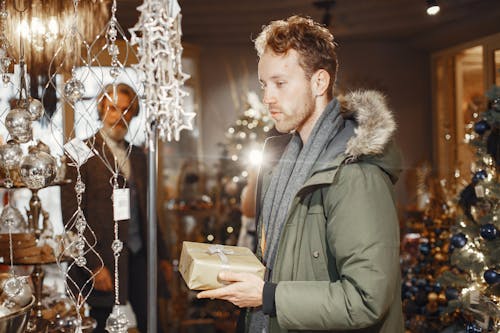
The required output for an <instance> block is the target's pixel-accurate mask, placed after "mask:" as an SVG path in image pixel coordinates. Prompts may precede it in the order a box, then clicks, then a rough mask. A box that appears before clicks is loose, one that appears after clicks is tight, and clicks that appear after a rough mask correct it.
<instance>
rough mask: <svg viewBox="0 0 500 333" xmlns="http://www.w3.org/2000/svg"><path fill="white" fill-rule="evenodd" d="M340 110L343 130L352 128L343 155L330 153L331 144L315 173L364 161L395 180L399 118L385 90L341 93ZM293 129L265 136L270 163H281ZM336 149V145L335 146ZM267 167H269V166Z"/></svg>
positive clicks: (267, 156) (269, 164)
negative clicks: (392, 108) (395, 114)
mask: <svg viewBox="0 0 500 333" xmlns="http://www.w3.org/2000/svg"><path fill="white" fill-rule="evenodd" d="M337 100H338V102H339V104H340V113H341V115H342V116H343V118H344V119H345V122H346V123H350V124H346V126H345V127H344V130H346V131H351V133H352V134H350V137H348V138H346V142H344V144H345V146H346V148H345V151H344V154H343V156H338V158H336V157H337V154H331V153H329V147H327V149H326V152H325V153H324V154H323V155H322V158H321V160H320V161H318V162H317V163H316V166H315V167H314V168H313V173H316V172H321V171H323V170H329V169H332V168H336V167H338V163H340V162H341V161H343V160H345V161H346V162H348V163H349V162H354V161H364V162H368V163H371V164H376V165H377V166H379V167H380V168H382V169H383V170H384V171H385V172H386V173H387V174H388V175H389V176H390V177H391V180H392V181H393V182H396V180H397V179H398V176H399V174H400V172H401V157H400V153H399V150H398V149H397V148H396V146H395V144H394V142H393V140H392V139H393V136H394V133H395V131H396V122H395V121H394V116H393V114H392V112H391V110H390V109H389V107H388V105H387V102H386V98H385V96H384V95H383V94H381V93H380V92H378V91H374V90H358V91H354V92H351V93H348V94H346V95H342V96H338V97H337ZM292 135H293V134H291V133H289V134H284V135H279V136H274V137H270V138H268V139H267V140H266V144H265V146H266V148H265V149H264V152H265V154H266V157H265V158H264V160H265V164H266V165H267V167H269V166H273V165H275V164H276V163H278V161H279V159H280V158H281V155H282V154H283V152H284V150H285V147H286V146H287V144H288V143H289V141H290V139H291V138H292ZM332 150H334V149H332ZM267 167H266V168H267Z"/></svg>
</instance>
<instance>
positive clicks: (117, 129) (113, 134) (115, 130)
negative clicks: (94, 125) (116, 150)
mask: <svg viewBox="0 0 500 333" xmlns="http://www.w3.org/2000/svg"><path fill="white" fill-rule="evenodd" d="M102 129H103V131H104V133H105V134H106V135H107V136H108V137H109V138H110V139H112V140H114V141H116V142H120V141H122V140H123V139H125V136H126V135H127V132H128V128H126V127H123V126H114V127H107V126H104V127H103V128H102Z"/></svg>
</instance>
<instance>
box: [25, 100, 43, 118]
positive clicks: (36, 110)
mask: <svg viewBox="0 0 500 333" xmlns="http://www.w3.org/2000/svg"><path fill="white" fill-rule="evenodd" d="M44 111H45V108H44V107H43V104H42V102H40V101H39V100H38V99H36V98H32V99H31V100H30V102H29V104H28V112H29V113H30V115H31V121H35V120H38V119H40V118H42V116H43V112H44Z"/></svg>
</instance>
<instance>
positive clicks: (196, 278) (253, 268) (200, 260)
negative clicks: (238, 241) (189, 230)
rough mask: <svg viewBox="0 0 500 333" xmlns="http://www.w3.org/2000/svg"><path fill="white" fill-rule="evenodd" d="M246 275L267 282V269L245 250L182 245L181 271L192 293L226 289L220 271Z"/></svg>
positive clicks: (219, 246)
mask: <svg viewBox="0 0 500 333" xmlns="http://www.w3.org/2000/svg"><path fill="white" fill-rule="evenodd" d="M226 270H227V271H232V272H238V273H242V272H246V273H252V274H255V275H257V276H260V277H261V278H264V271H265V267H264V265H262V264H261V262H260V261H259V259H257V257H256V256H255V255H254V254H253V252H252V251H251V250H250V249H249V248H246V247H240V246H225V245H224V246H223V245H216V244H207V243H195V242H183V243H182V252H181V259H180V262H179V271H180V272H181V275H182V277H183V278H184V281H186V284H187V286H188V288H189V289H191V290H209V289H216V288H220V287H223V286H224V284H223V283H221V282H220V281H219V280H218V278H217V275H218V274H219V272H220V271H226Z"/></svg>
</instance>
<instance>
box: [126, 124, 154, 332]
mask: <svg viewBox="0 0 500 333" xmlns="http://www.w3.org/2000/svg"><path fill="white" fill-rule="evenodd" d="M151 129H152V131H151V132H152V134H151V135H152V138H151V141H150V142H149V148H148V197H147V203H148V235H147V240H148V248H147V250H148V251H147V253H148V260H147V265H148V269H147V271H148V272H147V273H148V275H147V283H148V333H157V328H156V325H157V319H156V317H157V313H158V311H157V309H158V306H157V303H158V301H157V292H156V290H157V284H158V280H157V279H158V275H157V269H158V268H157V264H158V261H157V258H158V247H157V238H156V231H157V225H156V224H157V216H156V188H157V183H156V178H157V168H158V136H157V127H156V124H154V123H153V124H151ZM136 274H142V273H141V272H136ZM132 288H133V287H132Z"/></svg>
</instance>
